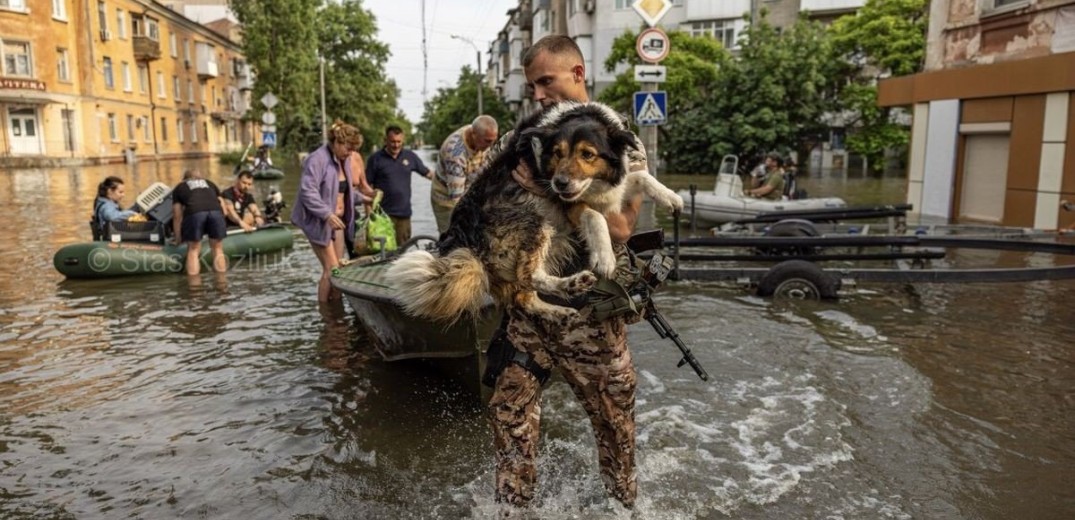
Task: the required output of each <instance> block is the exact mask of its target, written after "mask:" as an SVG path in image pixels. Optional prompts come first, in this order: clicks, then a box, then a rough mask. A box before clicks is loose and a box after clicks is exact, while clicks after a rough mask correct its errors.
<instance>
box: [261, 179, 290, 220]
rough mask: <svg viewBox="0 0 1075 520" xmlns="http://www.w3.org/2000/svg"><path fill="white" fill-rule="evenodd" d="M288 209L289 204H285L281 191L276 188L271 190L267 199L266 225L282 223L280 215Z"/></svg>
mask: <svg viewBox="0 0 1075 520" xmlns="http://www.w3.org/2000/svg"><path fill="white" fill-rule="evenodd" d="M286 207H287V203H286V202H284V196H283V195H281V194H280V190H278V189H276V186H273V187H271V188H269V196H268V197H266V198H265V204H264V208H262V209H264V211H265V222H266V223H277V222H280V219H281V216H280V213H281V212H282V211H283V210H284V208H286Z"/></svg>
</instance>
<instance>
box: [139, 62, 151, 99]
mask: <svg viewBox="0 0 1075 520" xmlns="http://www.w3.org/2000/svg"><path fill="white" fill-rule="evenodd" d="M147 89H149V67H147V66H146V65H145V64H143V63H139V64H138V92H140V93H142V94H145V93H146V90H147Z"/></svg>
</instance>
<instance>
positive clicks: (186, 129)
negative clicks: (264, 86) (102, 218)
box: [0, 0, 253, 167]
mask: <svg viewBox="0 0 1075 520" xmlns="http://www.w3.org/2000/svg"><path fill="white" fill-rule="evenodd" d="M216 27H217V30H222V29H227V27H225V26H224V25H222V24H217V25H216ZM0 67H2V68H0V124H2V126H3V131H2V132H0V166H7V167H23V166H43V165H55V164H95V163H106V162H119V161H123V160H130V159H133V158H142V159H152V158H184V157H197V156H204V155H208V154H213V153H219V152H222V151H226V150H234V149H239V148H241V147H242V145H243V143H245V142H248V141H249V140H250V138H251V135H252V130H253V125H252V123H250V122H245V121H242V119H241V117H242V114H243V113H244V112H245V111H246V107H247V106H248V105H249V101H248V98H249V90H250V89H251V88H252V77H251V74H250V70H249V66H248V65H247V64H246V63H245V60H244V59H243V56H242V53H241V50H240V48H239V45H238V44H237V43H236V42H234V41H232V40H230V39H228V38H227V37H226V36H225V35H224V34H222V33H220V32H217V31H215V30H212V29H210V28H208V27H206V26H204V25H200V24H198V23H195V22H194V21H191V20H189V19H187V18H186V17H184V16H183V15H182V14H180V13H178V12H176V11H173V10H171V9H169V8H167V7H165V6H164V5H162V4H160V3H158V2H155V1H152V0H0Z"/></svg>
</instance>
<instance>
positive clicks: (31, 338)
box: [0, 162, 1075, 519]
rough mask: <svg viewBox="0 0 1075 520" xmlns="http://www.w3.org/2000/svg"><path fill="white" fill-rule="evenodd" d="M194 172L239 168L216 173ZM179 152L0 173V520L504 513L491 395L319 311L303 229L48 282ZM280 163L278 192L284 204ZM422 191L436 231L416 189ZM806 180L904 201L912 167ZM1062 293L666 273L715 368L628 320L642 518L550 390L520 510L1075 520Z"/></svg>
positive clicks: (821, 188) (827, 190)
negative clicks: (793, 291)
mask: <svg viewBox="0 0 1075 520" xmlns="http://www.w3.org/2000/svg"><path fill="white" fill-rule="evenodd" d="M194 164H195V165H197V166H199V167H202V168H205V169H207V170H208V171H209V173H210V178H212V179H215V180H218V181H219V182H220V183H221V184H227V183H228V181H227V180H226V179H227V177H228V175H229V169H228V168H222V167H219V166H217V165H215V164H210V163H206V162H202V163H194ZM186 166H189V165H186V164H181V163H159V164H155V163H140V164H137V165H133V166H130V167H129V166H122V165H121V166H112V167H93V168H82V169H56V170H48V171H34V170H18V171H4V172H0V206H2V207H3V208H4V209H5V210H6V212H7V215H8V224H7V225H6V226H3V227H0V242H2V243H3V244H5V247H4V248H2V249H0V265H2V266H3V267H2V268H0V518H14V519H23V518H80V519H82V518H154V519H156V518H258V519H266V518H302V519H314V518H326V519H337V518H339V519H345V518H436V519H441V518H444V519H454V518H488V517H492V516H494V515H496V514H497V513H498V512H500V510H499V509H498V507H497V505H496V504H494V503H493V501H492V500H491V497H492V487H493V474H492V471H491V468H492V449H491V445H492V441H491V436H490V434H489V431H488V428H487V425H486V422H485V418H484V416H483V413H482V410H481V409H480V407H479V406H477V405H476V403H474V400H473V399H471V398H470V397H469V396H467V395H466V394H463V393H461V392H460V391H459V390H457V389H456V388H454V387H453V386H451V384H450V383H448V382H446V381H444V380H442V379H440V378H439V377H437V376H436V375H435V374H434V373H430V372H428V371H426V370H424V369H423V368H422V367H421V366H420V365H413V364H387V363H385V362H383V361H381V360H380V359H379V358H378V357H377V354H376V353H375V352H374V351H373V350H372V349H371V348H370V347H369V345H368V342H367V340H366V339H365V338H363V336H362V332H361V331H360V330H358V328H357V325H356V324H355V321H354V319H353V317H352V316H351V315H350V311H349V309H346V308H343V307H337V308H333V307H328V308H323V309H319V308H318V306H317V305H316V303H315V284H316V280H317V277H318V268H317V264H316V262H315V260H314V257H313V255H312V254H311V252H310V250H309V248H308V246H307V244H306V242H305V240H303V239H301V238H298V239H297V240H296V247H295V249H294V250H293V251H291V252H290V253H288V254H286V255H283V257H277V258H274V259H273V260H271V261H250V262H244V263H241V264H239V265H234V266H233V267H232V269H231V270H230V271H229V272H228V273H227V275H226V277H217V276H214V275H212V274H208V273H207V274H203V275H202V276H200V277H198V278H195V279H188V278H187V277H185V276H183V275H155V276H147V277H134V278H129V279H123V280H107V281H106V280H100V281H64V280H63V279H62V277H61V276H60V275H58V274H57V273H56V272H55V271H54V269H53V268H52V265H51V259H52V254H53V252H55V250H56V249H57V248H59V247H60V246H62V245H65V244H69V243H74V242H78V241H82V240H86V239H87V238H88V229H87V225H86V221H87V219H88V215H89V210H90V207H91V203H92V198H93V191H94V189H95V186H96V185H97V183H98V182H99V181H100V180H101V179H102V178H103V177H104V176H105V175H108V174H119V175H121V176H123V177H124V178H125V179H127V183H128V184H127V186H128V199H129V200H133V198H134V196H135V195H136V194H137V193H138V192H140V191H141V190H142V189H143V188H145V187H146V186H148V185H149V184H150V183H151V182H153V181H157V180H160V181H163V182H166V183H167V184H174V183H175V182H177V181H178V180H179V178H180V175H181V172H182V169H183V168H184V167H186ZM296 177H297V176H296V175H295V174H294V172H291V175H290V176H289V177H288V178H287V179H285V180H284V181H282V183H280V186H281V188H282V191H283V193H284V195H285V197H286V198H287V199H288V200H290V199H292V198H293V197H294V193H295V187H296ZM672 180H673V181H674V183H675V184H676V187H677V188H679V187H685V183H686V182H690V181H691V180H696V181H697V179H687V180H684V179H682V178H675V179H672ZM698 182H699V183H700V184H703V185H704V186H709V185H710V184H711V183H712V178H711V177H710V178H708V179H706V180H704V181H698ZM413 183H414V187H415V196H414V203H415V208H416V211H417V215H416V218H415V222H414V227H415V231H416V233H428V232H430V231H432V229H433V219H432V215H431V212H430V211H429V207H428V202H427V201H428V186H429V183H428V181H426V180H424V179H421V178H418V177H415V178H414V181H413ZM270 184H271V183H268V182H259V183H258V189H259V190H260V195H259V197H258V198H259V200H260V199H261V198H262V197H263V196H264V194H265V193H266V192H267V190H268V187H269V186H270ZM803 184H804V185H805V186H806V187H807V189H809V190H810V191H811V193H815V194H819V195H820V194H825V195H836V196H842V197H845V198H847V199H849V200H852V201H859V202H899V201H901V200H902V193H903V187H904V184H905V180H904V179H903V178H901V177H899V176H888V177H885V176H882V177H874V176H869V175H855V174H824V175H819V176H816V177H814V178H809V179H806V180H805V181H804V182H803ZM1027 261H1028V262H1029V263H1034V262H1048V260H1042V259H1040V258H1031V259H1029V260H1027ZM1073 301H1075V284H1073V283H1072V282H1035V283H1025V284H1010V285H1000V284H965V285H935V286H925V285H923V286H918V287H913V288H911V287H891V286H873V287H860V288H858V289H855V290H852V291H849V293H848V294H847V295H846V297H845V298H843V299H842V300H841V301H839V302H821V303H819V302H772V301H766V300H762V299H759V298H756V297H753V296H750V295H749V294H747V293H746V292H745V291H743V290H741V289H738V288H735V287H726V286H717V285H706V284H695V283H687V282H681V283H676V284H673V285H672V286H671V287H670V288H669V290H667V291H665V292H664V293H662V294H661V295H659V296H658V298H657V304H658V306H659V308H660V309H661V310H662V311H663V312H664V314H665V316H666V317H667V319H668V320H669V322H671V323H672V324H673V325H674V326H676V327H677V328H678V332H679V334H680V335H681V336H682V337H683V339H684V340H685V341H686V342H688V343H689V344H690V346H691V347H692V348H693V349H694V352H695V353H696V355H697V357H698V359H699V360H700V361H701V363H702V364H703V365H704V366H705V367H706V368H707V369H708V371H709V373H710V375H711V381H710V382H709V383H703V382H701V381H699V380H698V379H697V378H696V377H695V375H694V374H693V372H691V371H690V370H689V369H688V368H682V369H677V368H676V367H675V361H676V360H677V351H676V350H675V348H674V347H673V346H672V345H671V344H670V343H667V342H666V341H664V340H661V339H659V338H658V337H657V335H656V333H654V331H653V330H652V329H650V327H649V325H647V324H646V323H645V322H643V323H641V324H638V325H634V326H633V327H632V328H631V331H630V341H631V345H632V350H633V352H634V355H635V363H636V367H637V369H638V373H639V378H638V380H639V388H638V405H637V419H638V472H639V487H640V498H639V502H638V504H637V511H636V512H635V513H633V514H632V513H630V512H626V511H624V510H622V509H620V508H619V507H618V506H617V505H615V504H610V503H609V501H608V499H606V497H605V493H604V491H603V489H602V486H601V483H600V480H599V477H598V472H597V461H596V457H595V450H594V443H593V440H592V438H591V434H590V430H589V425H588V423H587V421H586V419H585V415H584V413H583V412H582V410H581V408H580V406H579V405H578V404H577V403H576V402H575V400H574V398H573V397H572V395H571V393H570V391H569V390H568V388H567V387H566V386H565V385H564V384H563V383H560V382H553V383H552V384H551V385H550V386H549V387H548V388H547V389H546V390H545V394H544V407H543V417H542V427H543V433H544V438H543V442H542V445H541V455H540V457H541V458H540V469H539V471H540V477H539V478H540V490H539V496H538V500H537V503H536V504H535V506H534V511H533V512H532V514H531V515H528V516H529V517H533V518H587V519H588V518H621V517H622V518H627V517H635V518H656V519H665V518H667V519H679V518H684V519H686V518H758V519H768V518H847V519H857V518H864V519H865V518H870V519H873V518H968V519H1010V518H1035V519H1049V518H1057V519H1060V518H1071V517H1072V516H1073V515H1075V487H1072V486H1071V484H1070V483H1071V482H1072V481H1075V392H1073V389H1075V350H1073V349H1072V344H1073V343H1075V341H1073V338H1075V320H1073V319H1072V318H1073V313H1072V310H1071V309H1072V302H1073Z"/></svg>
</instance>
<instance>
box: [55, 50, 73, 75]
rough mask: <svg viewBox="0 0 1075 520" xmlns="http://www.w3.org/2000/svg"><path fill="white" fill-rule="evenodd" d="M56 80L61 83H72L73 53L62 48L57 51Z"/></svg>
mask: <svg viewBox="0 0 1075 520" xmlns="http://www.w3.org/2000/svg"><path fill="white" fill-rule="evenodd" d="M56 80H57V81H59V82H60V83H70V82H71V53H70V52H68V50H67V49H65V48H62V47H60V48H57V49H56Z"/></svg>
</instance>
